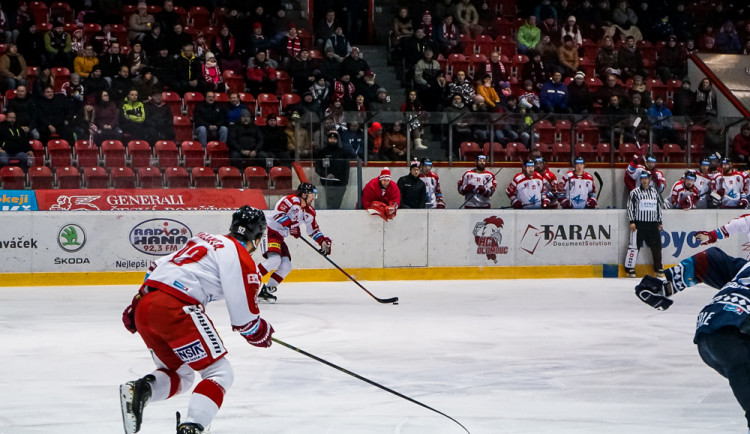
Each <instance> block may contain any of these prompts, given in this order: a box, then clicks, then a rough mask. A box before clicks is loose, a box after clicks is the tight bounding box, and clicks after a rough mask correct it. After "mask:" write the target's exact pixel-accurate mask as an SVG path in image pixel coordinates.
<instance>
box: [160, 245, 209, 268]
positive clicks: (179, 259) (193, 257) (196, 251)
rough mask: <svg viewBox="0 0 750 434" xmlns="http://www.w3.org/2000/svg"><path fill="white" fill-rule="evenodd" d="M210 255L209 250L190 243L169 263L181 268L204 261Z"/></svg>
mask: <svg viewBox="0 0 750 434" xmlns="http://www.w3.org/2000/svg"><path fill="white" fill-rule="evenodd" d="M207 253H208V249H206V248H205V247H203V246H198V245H196V244H195V243H194V242H192V241H190V242H189V243H187V245H186V246H185V247H183V248H182V250H180V251H179V252H177V254H176V255H174V258H172V259H171V260H170V261H169V262H171V263H173V264H175V265H177V266H178V267H181V266H183V265H186V264H192V263H194V262H198V261H200V260H201V259H203V258H204V257H205V256H206V254H207Z"/></svg>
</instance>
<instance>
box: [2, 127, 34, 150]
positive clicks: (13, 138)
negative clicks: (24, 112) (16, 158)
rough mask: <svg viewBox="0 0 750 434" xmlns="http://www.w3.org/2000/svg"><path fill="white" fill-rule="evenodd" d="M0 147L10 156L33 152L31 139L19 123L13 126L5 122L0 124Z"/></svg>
mask: <svg viewBox="0 0 750 434" xmlns="http://www.w3.org/2000/svg"><path fill="white" fill-rule="evenodd" d="M0 146H2V148H3V151H5V152H7V153H8V154H9V155H15V154H18V153H19V152H29V151H31V145H29V138H28V136H27V135H26V133H25V132H24V131H23V130H22V129H21V126H20V125H19V124H18V122H16V123H13V124H11V123H10V122H8V121H3V122H1V123H0Z"/></svg>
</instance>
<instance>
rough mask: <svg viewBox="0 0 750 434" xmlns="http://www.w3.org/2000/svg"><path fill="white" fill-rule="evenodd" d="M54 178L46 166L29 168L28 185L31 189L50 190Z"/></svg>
mask: <svg viewBox="0 0 750 434" xmlns="http://www.w3.org/2000/svg"><path fill="white" fill-rule="evenodd" d="M54 185H55V178H54V176H53V175H52V170H50V168H49V167H47V166H35V167H31V168H29V186H30V187H31V189H32V190H50V189H52V188H54Z"/></svg>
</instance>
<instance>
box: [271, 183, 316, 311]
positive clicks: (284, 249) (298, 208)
mask: <svg viewBox="0 0 750 434" xmlns="http://www.w3.org/2000/svg"><path fill="white" fill-rule="evenodd" d="M317 196H318V190H317V189H316V188H315V186H314V185H312V184H310V183H308V182H303V183H301V184H300V185H299V186H297V193H296V194H290V195H288V196H285V197H282V198H281V199H279V201H278V202H276V206H275V207H274V209H273V212H271V214H269V215H268V218H267V219H266V220H267V222H268V242H267V243H266V244H267V249H266V251H265V252H264V253H263V256H264V257H265V258H266V260H265V261H263V262H262V263H261V264H260V265H258V270H259V271H260V273H261V275H263V276H265V275H266V274H268V273H271V272H273V273H271V277H270V278H269V280H268V283H267V284H264V285H263V288H261V290H260V293H259V294H258V297H260V298H261V299H262V300H264V301H267V302H269V303H274V302H276V298H277V297H276V296H275V295H273V294H274V293H275V292H276V288H277V287H278V286H279V284H280V283H281V281H282V280H284V278H285V277H286V276H287V275H288V274H289V272H290V271H292V255H291V253H289V247H288V246H287V244H286V242H285V241H284V239H285V238H286V237H288V236H290V235H291V236H293V237H294V238H299V237H300V236H302V227H303V226H304V227H305V228H306V229H307V235H308V236H309V237H310V238H312V239H313V241H315V242H316V243H318V245H319V246H320V249H321V252H322V253H323V254H325V255H330V254H331V239H330V238H328V237H327V236H325V235H323V232H321V231H320V227H319V226H318V221H317V220H316V219H315V208H313V202H314V201H315V198H316V197H317ZM274 270H275V271H274Z"/></svg>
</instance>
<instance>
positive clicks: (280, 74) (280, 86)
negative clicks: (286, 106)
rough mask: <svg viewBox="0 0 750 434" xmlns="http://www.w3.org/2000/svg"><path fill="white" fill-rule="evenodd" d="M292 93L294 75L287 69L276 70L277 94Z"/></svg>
mask: <svg viewBox="0 0 750 434" xmlns="http://www.w3.org/2000/svg"><path fill="white" fill-rule="evenodd" d="M285 93H292V77H290V76H289V73H288V72H286V71H281V70H279V71H276V95H284V94H285Z"/></svg>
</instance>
